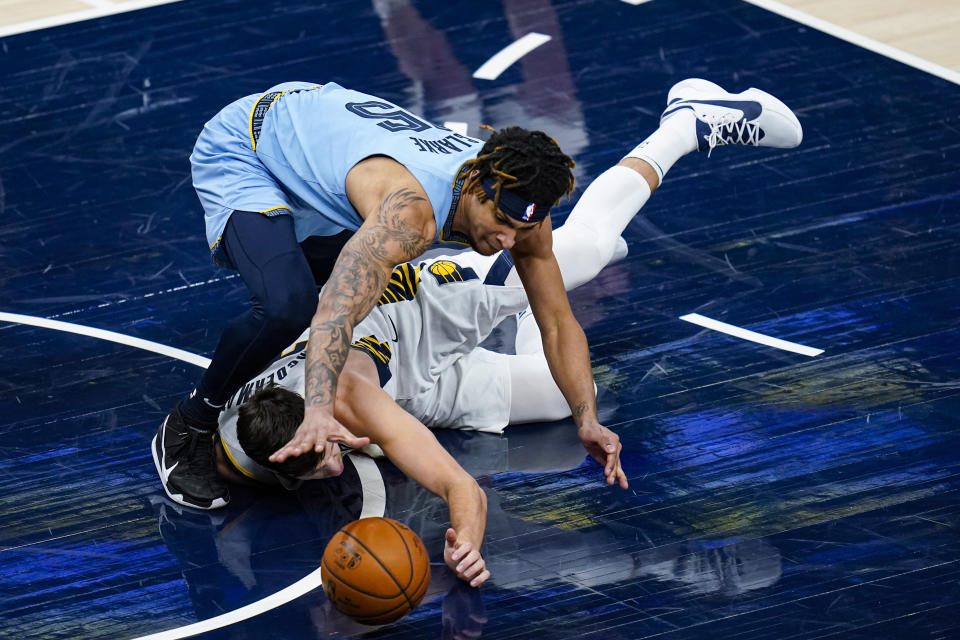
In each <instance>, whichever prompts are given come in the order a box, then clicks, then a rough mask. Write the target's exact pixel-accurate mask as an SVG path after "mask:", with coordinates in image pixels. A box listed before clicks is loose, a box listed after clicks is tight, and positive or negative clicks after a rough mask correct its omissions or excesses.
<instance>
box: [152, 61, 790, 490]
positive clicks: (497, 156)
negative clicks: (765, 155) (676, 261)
mask: <svg viewBox="0 0 960 640" xmlns="http://www.w3.org/2000/svg"><path fill="white" fill-rule="evenodd" d="M799 140H800V126H799V123H798V122H797V121H796V118H795V117H794V116H793V114H792V113H791V112H790V110H789V109H788V108H787V107H786V106H785V105H783V104H782V103H781V102H780V101H778V100H777V99H776V98H774V97H773V96H770V95H769V94H766V93H764V92H762V91H759V90H756V89H748V90H747V91H744V92H742V93H740V94H730V93H727V92H726V91H724V90H723V89H722V88H720V87H719V86H717V85H714V84H713V83H710V82H707V81H704V80H695V79H694V80H687V81H684V82H681V83H679V84H677V85H675V86H674V87H673V89H672V90H671V91H670V94H669V96H668V107H667V110H666V111H665V112H664V115H663V117H662V119H661V125H660V128H659V129H658V130H657V131H656V132H654V133H653V134H652V135H651V136H650V137H648V138H647V139H646V140H645V141H644V142H643V143H641V144H640V145H638V146H637V147H636V148H635V149H634V150H633V151H631V152H630V153H629V154H628V157H627V158H626V159H625V160H624V163H627V164H626V165H625V166H623V167H620V166H618V167H614V168H613V169H611V170H608V172H606V173H604V174H603V175H601V176H600V177H599V178H598V180H597V181H595V182H594V184H593V185H592V186H591V189H593V190H594V192H595V193H596V194H605V196H604V197H605V198H606V201H607V202H609V203H612V206H613V207H614V208H615V209H617V211H615V212H614V213H615V215H614V217H613V219H614V220H616V222H615V224H618V225H619V224H621V223H622V224H623V225H625V224H626V222H627V221H629V219H630V218H631V217H632V216H633V215H634V214H635V213H636V211H637V210H638V209H639V208H640V206H642V204H643V202H645V201H646V198H647V197H649V194H650V192H651V190H652V189H654V188H656V186H657V185H658V184H659V181H660V179H662V177H663V174H664V173H665V172H666V170H667V169H669V167H670V166H671V165H672V164H673V163H674V162H675V161H676V160H677V159H679V158H680V157H681V156H683V155H684V154H686V153H688V152H690V151H695V150H701V151H704V150H708V149H713V148H714V147H715V146H719V145H724V144H747V145H753V146H779V147H792V146H796V144H799ZM191 163H192V170H193V181H194V186H195V187H196V190H197V193H198V195H199V197H200V200H201V203H202V204H203V207H204V211H205V214H206V216H205V217H206V225H207V239H208V242H209V245H210V247H211V251H212V254H213V259H214V261H215V262H216V263H217V264H219V265H221V266H224V267H225V268H231V269H236V270H237V271H238V272H239V273H240V276H241V278H242V279H243V281H244V283H245V284H246V285H247V287H248V288H249V289H250V292H251V294H252V299H253V304H252V307H251V308H250V309H248V310H247V311H246V312H245V313H244V314H242V315H241V316H239V317H237V318H236V319H234V320H233V321H232V322H230V323H229V324H228V326H227V328H226V329H225V331H224V333H223V335H222V337H221V339H220V342H219V344H218V346H217V348H216V351H215V352H214V354H213V358H212V362H211V364H210V367H209V368H208V369H207V371H206V372H205V373H204V375H203V376H202V378H201V380H200V382H199V384H198V385H197V388H196V389H195V390H194V392H193V393H192V394H191V395H190V396H189V397H188V398H185V399H184V400H182V401H181V402H179V403H178V404H177V405H176V406H175V407H174V408H173V410H172V411H171V412H170V414H169V415H168V416H167V418H166V420H165V421H164V423H163V424H162V425H161V427H160V429H159V431H158V433H157V436H156V437H155V438H154V442H153V457H154V461H155V463H156V466H157V470H158V472H159V474H160V477H161V481H162V483H163V485H164V489H165V491H166V492H167V495H168V496H170V497H171V498H172V499H173V500H175V501H177V502H180V503H182V504H185V505H187V506H191V507H197V508H202V509H212V508H217V507H221V506H224V505H225V504H227V501H228V500H229V493H228V490H227V487H226V484H225V483H224V482H223V481H222V480H221V479H219V478H218V477H217V475H216V472H215V467H214V456H213V444H212V443H213V439H212V437H211V436H212V434H213V433H214V432H215V430H216V428H217V416H218V414H219V413H220V410H221V408H222V407H223V405H224V403H226V401H227V399H228V398H230V397H231V396H232V395H233V394H234V393H236V391H237V390H238V389H240V387H241V385H242V384H243V383H244V382H245V381H247V380H248V379H250V378H253V377H254V376H255V375H256V374H257V373H258V372H259V371H261V370H262V369H263V368H264V367H265V366H266V365H267V364H268V363H269V362H271V361H272V360H273V359H274V358H275V357H276V356H277V354H278V353H280V351H281V350H282V349H283V348H284V347H285V346H286V345H288V344H289V343H290V342H292V341H293V340H294V339H295V338H296V337H297V336H298V335H299V334H300V333H301V332H302V331H303V330H304V329H305V328H307V327H308V326H309V328H310V341H309V344H308V347H307V353H306V362H305V370H304V373H305V380H304V383H305V385H304V386H305V393H304V396H305V411H304V418H303V422H302V423H301V425H300V427H299V428H298V429H297V431H296V434H295V435H294V437H293V439H292V440H291V441H290V442H288V443H287V444H286V445H285V446H283V447H282V448H281V449H279V450H278V451H277V452H275V453H274V454H273V455H272V456H271V457H270V461H272V462H278V463H279V462H283V461H285V460H287V459H288V458H290V457H291V456H298V455H300V454H301V453H305V452H307V451H311V450H313V451H316V452H318V453H321V452H322V453H324V454H325V456H327V457H333V456H335V455H336V452H337V451H338V444H337V443H344V444H346V445H349V446H352V447H360V446H364V445H366V444H367V443H368V442H369V439H368V438H362V437H356V436H355V435H354V434H353V433H351V431H350V430H348V429H347V428H346V427H345V426H344V425H342V424H341V423H340V422H338V421H337V420H336V418H335V413H334V411H335V402H334V400H335V398H336V397H337V383H338V378H339V375H340V372H341V370H342V369H343V366H344V363H345V361H346V358H347V355H348V353H349V351H350V346H351V344H352V343H353V342H354V341H355V338H356V337H355V336H354V335H353V328H354V326H356V325H357V323H358V322H360V321H361V320H362V319H363V318H364V317H365V316H366V315H367V314H368V312H369V311H370V310H371V309H372V308H373V306H374V305H375V304H376V302H377V301H378V299H380V297H381V295H384V291H385V290H387V288H388V284H389V281H390V277H391V274H392V273H393V271H394V268H395V267H396V266H397V265H399V264H401V263H404V262H408V261H412V260H414V259H415V258H417V257H418V256H419V255H420V254H422V253H423V252H424V251H425V250H426V249H427V248H428V247H430V246H431V245H432V244H433V243H434V242H441V243H442V242H455V243H460V244H465V245H469V246H471V247H472V248H473V249H474V250H475V251H476V252H478V253H480V254H483V255H492V254H494V253H496V252H498V251H501V250H504V251H505V253H504V256H506V259H507V260H508V262H509V264H508V271H509V275H508V276H507V278H508V279H507V282H506V284H508V285H516V284H522V285H523V288H524V289H525V291H526V296H527V297H528V299H529V303H530V307H531V309H532V312H533V316H534V318H535V321H536V325H537V329H538V332H539V334H540V336H541V340H542V346H543V353H544V356H545V358H546V362H547V364H548V365H549V371H550V374H551V375H552V377H553V378H554V380H555V381H556V384H557V388H558V389H559V390H560V392H561V393H562V395H563V397H564V399H565V401H566V403H567V404H568V405H569V407H570V409H571V412H572V415H573V417H574V421H575V423H576V425H577V428H578V435H579V437H580V439H581V441H582V442H583V445H584V447H585V448H586V449H587V451H588V452H589V453H590V454H591V455H592V456H593V457H594V458H596V459H598V460H599V461H601V463H603V464H604V466H605V471H607V472H608V473H609V472H610V470H611V469H613V468H614V467H617V468H619V451H620V442H619V438H618V437H617V435H616V434H614V433H613V432H612V431H610V430H609V429H607V428H606V427H604V426H602V425H601V424H600V423H599V420H598V418H597V410H596V398H595V394H594V384H593V376H592V373H591V369H590V360H589V352H588V348H587V341H586V337H585V336H584V333H583V330H582V329H581V328H580V325H579V324H578V323H577V321H576V319H575V318H574V316H573V313H572V312H571V310H570V305H569V302H568V300H567V296H566V291H565V288H564V279H563V276H562V275H561V272H560V269H559V267H558V264H557V260H556V258H555V256H554V251H553V241H552V236H551V222H550V215H549V210H550V208H551V207H552V206H553V205H555V204H556V203H557V202H558V201H559V200H560V198H562V197H563V196H564V195H568V194H569V193H570V191H571V190H572V188H573V175H572V172H571V167H572V166H573V161H572V160H571V159H570V158H569V157H567V156H566V155H564V154H563V152H562V151H561V150H560V149H559V147H558V146H557V144H556V143H555V142H554V141H553V140H552V139H551V138H550V137H548V136H547V135H546V134H544V133H542V132H538V131H528V130H525V129H521V128H518V127H511V128H507V129H503V130H500V131H497V132H495V133H494V134H493V135H492V136H491V137H490V138H489V139H488V140H487V141H486V143H483V142H481V141H479V140H476V139H474V138H470V137H467V136H463V135H460V134H457V133H454V132H451V131H449V130H447V129H443V128H440V127H437V126H435V125H432V124H430V123H428V122H425V121H423V120H421V119H420V118H417V117H415V116H413V115H412V114H410V113H408V112H406V111H404V110H403V109H401V108H399V107H397V106H396V105H393V104H391V103H389V102H387V101H385V100H382V99H379V98H376V97H374V96H369V95H365V94H362V93H358V92H355V91H350V90H347V89H344V88H342V87H340V86H339V85H336V84H334V83H330V84H326V85H309V84H306V83H286V84H282V85H279V86H277V87H274V88H272V89H271V90H270V91H268V92H267V93H266V94H263V95H252V96H248V97H246V98H242V99H240V100H238V101H237V102H234V103H232V104H231V105H228V106H227V107H226V108H225V109H224V110H222V111H221V112H220V113H219V114H218V115H217V116H215V117H214V118H213V120H211V121H210V122H208V123H207V124H206V126H205V127H204V130H203V132H202V133H201V135H200V137H199V139H198V140H197V144H196V146H195V148H194V152H193V154H192V156H191ZM621 164H623V163H621ZM617 169H621V170H620V171H615V170H617ZM596 185H598V186H596ZM594 186H596V188H595V189H594ZM591 189H588V190H587V192H586V193H585V194H584V196H583V198H588V196H590V191H591ZM618 194H622V196H623V197H622V198H621V197H619V196H618ZM583 198H582V199H581V200H583ZM587 210H590V207H588V208H587ZM621 210H622V211H621ZM589 228H590V223H589V221H587V222H586V224H585V232H588V231H589ZM621 229H622V227H621ZM616 235H617V236H618V235H619V232H618V233H617V234H616ZM588 244H589V243H588ZM590 246H591V247H592V245H590ZM609 249H610V251H612V247H610V248H609ZM588 250H591V251H592V250H593V248H589V249H588ZM602 250H603V251H606V250H607V248H606V247H604V248H603V249H602ZM601 264H605V262H601ZM323 282H326V286H325V288H324V290H323V293H322V295H321V296H320V298H319V303H317V296H316V292H317V286H318V284H319V283H323Z"/></svg>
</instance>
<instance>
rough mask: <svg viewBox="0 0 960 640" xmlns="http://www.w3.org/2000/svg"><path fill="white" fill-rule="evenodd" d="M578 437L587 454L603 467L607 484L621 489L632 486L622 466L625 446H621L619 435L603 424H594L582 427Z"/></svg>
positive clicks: (578, 431)
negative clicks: (621, 461) (621, 456)
mask: <svg viewBox="0 0 960 640" xmlns="http://www.w3.org/2000/svg"><path fill="white" fill-rule="evenodd" d="M577 435H578V436H580V442H582V443H583V448H584V449H586V450H587V453H589V454H590V455H591V456H592V457H593V459H594V460H596V461H597V462H599V463H600V464H602V465H603V475H604V476H606V478H607V484H609V485H612V484H614V483H619V484H620V488H621V489H626V488H627V487H629V486H630V485H629V484H628V483H627V474H625V473H624V472H623V467H621V466H620V451H621V450H622V449H623V445H621V444H620V437H619V436H618V435H617V434H615V433H614V432H613V431H610V429H607V428H606V427H605V426H603V425H602V424H599V423H597V422H593V423H590V424H586V423H585V424H582V425H580V428H579V429H578V430H577Z"/></svg>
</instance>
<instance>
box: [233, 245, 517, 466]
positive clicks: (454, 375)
mask: <svg viewBox="0 0 960 640" xmlns="http://www.w3.org/2000/svg"><path fill="white" fill-rule="evenodd" d="M491 264H493V259H492V258H490V257H486V256H480V255H479V254H476V253H474V252H469V251H468V252H464V253H461V254H458V255H455V256H438V257H436V258H432V259H429V260H424V261H421V262H419V263H405V264H402V265H400V266H398V267H397V268H396V269H395V270H394V272H393V274H392V276H391V278H390V284H389V286H388V287H387V289H386V290H385V291H384V293H383V295H382V296H381V297H380V299H379V301H378V302H377V305H376V306H375V307H374V308H373V310H372V311H371V312H370V313H369V314H368V315H367V317H366V318H364V319H363V320H362V321H361V322H360V323H359V324H358V325H357V326H356V327H355V328H354V330H353V339H354V342H353V347H354V348H356V349H361V350H363V351H365V352H366V353H367V354H368V355H370V357H371V358H372V359H373V361H374V364H376V365H377V370H378V373H379V374H380V385H381V386H382V387H383V389H384V390H385V391H386V392H387V393H388V394H390V396H391V397H392V398H393V399H394V400H396V402H397V404H399V405H400V406H401V407H403V408H404V409H405V410H406V411H407V412H409V413H410V414H411V415H413V416H414V417H416V418H417V419H419V420H420V421H421V422H423V423H424V424H425V425H427V426H428V427H446V428H462V429H476V430H480V431H491V432H495V433H500V432H501V431H503V428H504V427H506V426H507V424H508V422H509V417H510V401H511V398H510V372H509V369H508V367H507V365H506V363H505V361H504V360H505V359H506V358H507V357H508V356H507V355H505V354H499V353H494V352H491V351H487V350H486V349H481V348H479V346H478V345H479V344H480V343H481V342H483V340H484V339H486V337H487V336H488V335H490V332H491V331H493V329H494V328H495V327H496V326H497V325H498V324H500V323H501V322H502V321H503V320H505V319H506V318H508V317H510V316H512V315H516V314H517V313H519V312H520V311H523V310H524V309H525V308H526V306H527V303H528V300H527V295H526V292H525V291H524V290H523V288H522V287H519V286H503V285H495V284H485V283H484V278H485V277H486V275H487V270H488V269H489V267H490V265H491ZM305 346H306V332H305V333H304V335H303V336H301V340H299V341H298V342H297V343H295V344H294V345H293V346H292V347H291V348H290V349H289V350H288V351H287V352H286V353H285V354H284V355H283V356H282V357H281V358H279V359H278V360H277V361H275V362H274V363H273V364H272V365H270V367H268V368H267V369H266V370H264V372H263V373H262V374H260V375H259V376H258V377H257V378H255V379H254V380H251V381H250V382H249V383H247V384H246V385H244V387H243V388H242V389H240V391H238V392H237V393H236V394H235V395H234V396H233V397H231V398H230V400H229V401H228V402H227V404H226V407H225V408H224V411H223V412H222V413H221V414H220V438H221V442H222V443H223V445H224V449H225V450H226V451H227V455H228V456H229V457H230V460H231V462H232V463H233V464H234V466H235V467H237V468H238V470H240V471H241V472H242V473H244V474H245V475H247V476H249V477H251V478H254V479H256V480H258V481H261V482H269V483H273V484H276V483H277V482H278V480H277V478H276V474H274V473H273V472H272V471H270V470H269V469H265V468H263V467H261V466H260V465H258V464H257V463H255V462H254V461H253V460H251V459H250V458H249V457H247V456H246V455H245V454H244V453H243V450H242V448H241V447H240V444H239V442H238V441H237V407H238V406H239V405H241V404H243V403H244V402H245V401H246V400H247V399H248V398H249V397H250V396H252V395H253V394H254V393H256V391H257V390H258V389H260V388H261V387H263V386H264V385H267V384H270V383H275V384H278V385H280V386H283V387H285V388H287V389H290V390H291V391H295V392H296V393H299V394H301V395H302V394H303V393H304V374H303V369H304V366H303V365H304V360H305V357H306V351H305V350H304V347H305Z"/></svg>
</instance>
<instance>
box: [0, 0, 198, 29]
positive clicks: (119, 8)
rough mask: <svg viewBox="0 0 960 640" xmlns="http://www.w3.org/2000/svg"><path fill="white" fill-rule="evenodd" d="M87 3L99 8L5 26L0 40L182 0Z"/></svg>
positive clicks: (132, 0) (130, 0)
mask: <svg viewBox="0 0 960 640" xmlns="http://www.w3.org/2000/svg"><path fill="white" fill-rule="evenodd" d="M86 1H87V3H88V4H96V5H97V6H95V7H91V8H90V9H82V10H80V11H71V12H70V13H61V14H59V15H55V16H48V17H46V18H37V19H36V20H27V21H26V22H18V23H16V24H8V25H4V26H2V27H0V38H3V37H5V36H12V35H16V34H18V33H27V32H28V31H37V30H38V29H47V28H49V27H59V26H60V25H64V24H71V23H74V22H82V21H84V20H91V19H93V18H102V17H103V16H112V15H113V14H115V13H125V12H127V11H136V10H137V9H146V8H147V7H155V6H158V5H161V4H170V3H172V2H180V0H129V1H128V2H117V3H110V2H103V1H100V2H97V1H94V2H90V1H89V0H86Z"/></svg>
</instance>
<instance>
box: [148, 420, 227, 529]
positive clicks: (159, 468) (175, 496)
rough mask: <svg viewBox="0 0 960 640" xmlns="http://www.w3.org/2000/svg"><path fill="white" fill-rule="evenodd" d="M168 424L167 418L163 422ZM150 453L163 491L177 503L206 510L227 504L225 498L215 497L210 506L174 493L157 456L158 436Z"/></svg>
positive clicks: (152, 442)
mask: <svg viewBox="0 0 960 640" xmlns="http://www.w3.org/2000/svg"><path fill="white" fill-rule="evenodd" d="M163 424H164V425H166V424H167V423H166V420H164V422H163ZM150 454H151V456H152V457H153V466H154V467H156V469H157V476H158V477H159V478H160V486H162V487H163V492H164V493H166V494H167V497H168V498H170V499H171V500H173V501H174V502H176V503H177V504H182V505H183V506H185V507H190V508H192V509H202V510H204V511H209V510H211V509H221V508H223V507H225V506H227V501H226V500H224V499H223V498H214V500H213V501H211V502H210V504H209V505H208V506H204V505H201V504H194V503H193V502H188V501H187V499H186V497H185V496H184V495H183V494H182V493H172V492H171V491H170V489H169V488H168V487H167V483H166V482H164V480H163V466H162V465H161V464H160V458H159V457H158V456H157V436H153V440H152V441H151V443H150Z"/></svg>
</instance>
